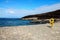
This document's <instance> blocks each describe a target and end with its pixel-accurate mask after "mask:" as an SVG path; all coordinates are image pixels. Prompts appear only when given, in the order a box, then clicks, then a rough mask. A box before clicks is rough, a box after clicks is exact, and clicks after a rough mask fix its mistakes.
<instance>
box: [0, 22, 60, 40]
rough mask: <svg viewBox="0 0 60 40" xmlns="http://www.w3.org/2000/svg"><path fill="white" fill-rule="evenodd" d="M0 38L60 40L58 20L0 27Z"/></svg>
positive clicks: (9, 39) (2, 39)
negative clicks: (53, 22)
mask: <svg viewBox="0 0 60 40" xmlns="http://www.w3.org/2000/svg"><path fill="white" fill-rule="evenodd" d="M0 40H60V22H57V23H55V25H54V27H53V28H50V25H49V24H38V25H28V26H11V27H0Z"/></svg>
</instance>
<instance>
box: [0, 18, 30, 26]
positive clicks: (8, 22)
mask: <svg viewBox="0 0 60 40" xmlns="http://www.w3.org/2000/svg"><path fill="white" fill-rule="evenodd" d="M29 23H30V20H20V19H18V18H0V27H3V26H19V25H21V26H22V25H30V24H29Z"/></svg>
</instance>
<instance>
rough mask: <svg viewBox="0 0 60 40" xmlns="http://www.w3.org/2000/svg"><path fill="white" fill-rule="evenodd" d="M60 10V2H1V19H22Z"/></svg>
mask: <svg viewBox="0 0 60 40" xmlns="http://www.w3.org/2000/svg"><path fill="white" fill-rule="evenodd" d="M58 9H60V0H0V18H21V17H23V16H26V15H32V14H39V13H44V12H49V11H54V10H58Z"/></svg>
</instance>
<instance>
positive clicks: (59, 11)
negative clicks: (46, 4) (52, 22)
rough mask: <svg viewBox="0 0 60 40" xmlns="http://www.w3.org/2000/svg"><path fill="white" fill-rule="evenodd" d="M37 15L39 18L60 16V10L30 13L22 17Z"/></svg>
mask: <svg viewBox="0 0 60 40" xmlns="http://www.w3.org/2000/svg"><path fill="white" fill-rule="evenodd" d="M35 17H37V18H38V19H49V18H60V10H55V11H51V12H47V13H41V14H35V15H28V16H24V17H22V18H35Z"/></svg>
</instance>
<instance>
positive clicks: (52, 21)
mask: <svg viewBox="0 0 60 40" xmlns="http://www.w3.org/2000/svg"><path fill="white" fill-rule="evenodd" d="M49 22H50V26H51V28H52V27H53V26H54V18H51V19H50V20H49Z"/></svg>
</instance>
